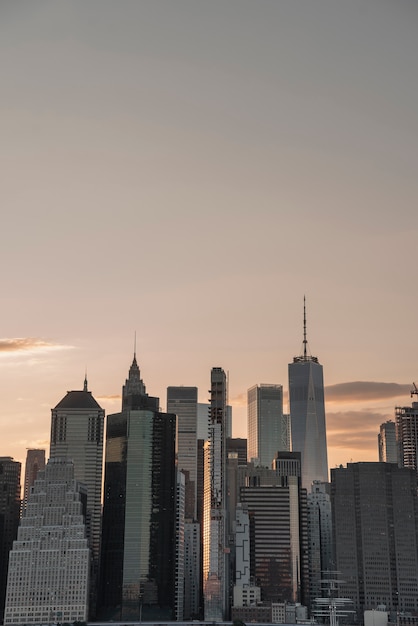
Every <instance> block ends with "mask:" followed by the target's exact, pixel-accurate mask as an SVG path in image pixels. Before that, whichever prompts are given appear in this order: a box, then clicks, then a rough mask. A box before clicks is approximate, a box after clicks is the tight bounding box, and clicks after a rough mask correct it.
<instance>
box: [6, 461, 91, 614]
mask: <svg viewBox="0 0 418 626" xmlns="http://www.w3.org/2000/svg"><path fill="white" fill-rule="evenodd" d="M86 499H87V498H86V490H85V487H84V486H83V485H81V484H80V483H79V482H78V481H76V480H75V479H74V468H73V464H72V462H71V461H69V460H68V459H59V458H51V459H50V460H49V461H48V464H47V466H46V468H45V470H41V471H40V472H39V473H38V478H37V479H36V481H35V485H34V487H33V490H32V493H31V494H30V495H29V499H28V503H27V506H26V509H25V512H24V516H23V518H22V520H21V524H20V526H19V531H18V537H17V540H16V541H15V542H14V543H13V550H12V551H11V553H10V563H9V575H8V585H7V596H6V608H5V615H4V623H5V624H54V623H67V624H69V623H74V622H86V621H87V619H88V601H89V569H90V550H89V547H88V541H87V535H86V528H85V524H84V515H83V508H84V510H85V506H86Z"/></svg>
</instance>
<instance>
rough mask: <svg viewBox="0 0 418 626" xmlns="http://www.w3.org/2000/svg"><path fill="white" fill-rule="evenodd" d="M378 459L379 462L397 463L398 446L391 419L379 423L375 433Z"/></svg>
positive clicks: (394, 425)
mask: <svg viewBox="0 0 418 626" xmlns="http://www.w3.org/2000/svg"><path fill="white" fill-rule="evenodd" d="M377 443H378V448H379V461H380V462H381V463H397V462H398V447H397V444H396V424H395V422H392V421H391V420H389V421H387V422H384V423H383V424H380V432H379V434H378V435H377Z"/></svg>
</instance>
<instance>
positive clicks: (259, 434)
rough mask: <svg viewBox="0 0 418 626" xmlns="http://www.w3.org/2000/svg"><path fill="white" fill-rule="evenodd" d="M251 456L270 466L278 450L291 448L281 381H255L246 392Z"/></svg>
mask: <svg viewBox="0 0 418 626" xmlns="http://www.w3.org/2000/svg"><path fill="white" fill-rule="evenodd" d="M247 408H248V460H249V461H251V460H254V461H255V462H257V463H259V464H260V465H264V466H265V467H271V464H272V462H273V459H274V457H275V455H276V453H277V452H278V451H279V450H288V449H289V448H288V447H286V446H287V442H288V437H287V428H286V425H285V421H284V418H283V387H282V385H265V384H262V385H254V386H253V387H251V388H250V389H248V392H247Z"/></svg>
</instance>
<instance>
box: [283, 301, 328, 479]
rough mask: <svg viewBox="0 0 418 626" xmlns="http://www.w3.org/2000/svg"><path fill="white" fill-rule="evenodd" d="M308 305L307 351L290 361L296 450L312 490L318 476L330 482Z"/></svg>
mask: <svg viewBox="0 0 418 626" xmlns="http://www.w3.org/2000/svg"><path fill="white" fill-rule="evenodd" d="M307 346H308V341H307V339H306V308H305V299H304V301H303V351H302V354H301V355H300V356H296V357H294V359H293V363H290V364H289V400H290V419H291V432H292V450H293V451H294V452H300V453H301V455H302V485H303V487H305V489H307V490H308V491H310V489H311V484H312V482H313V481H314V480H319V481H321V482H328V459H327V437H326V428H325V402H324V380H323V373H322V365H320V363H319V362H318V359H317V357H316V356H311V355H309V354H308V349H307Z"/></svg>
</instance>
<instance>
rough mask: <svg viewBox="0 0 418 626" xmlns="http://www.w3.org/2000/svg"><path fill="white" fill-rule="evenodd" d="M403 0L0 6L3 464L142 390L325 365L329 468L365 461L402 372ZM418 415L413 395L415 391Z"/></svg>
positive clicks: (408, 13)
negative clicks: (59, 418)
mask: <svg viewBox="0 0 418 626" xmlns="http://www.w3.org/2000/svg"><path fill="white" fill-rule="evenodd" d="M417 19H418V5H417V3H416V0H397V1H396V2H393V1H392V0H350V1H349V2H348V1H347V0H310V1H305V2H301V1H299V2H297V1H295V0H164V1H163V0H118V1H117V2H115V1H114V0H89V1H88V2H86V1H85V0H71V1H70V0H67V1H65V0H37V1H36V2H33V0H19V1H18V2H16V0H3V1H2V2H1V4H0V91H1V98H0V110H1V115H0V124H1V127H0V138H1V140H0V160H1V164H0V165H1V169H0V172H1V174H0V176H1V180H2V184H1V234H2V238H1V246H0V266H1V280H2V290H1V292H2V300H1V331H0V337H1V338H0V391H1V400H2V401H1V406H0V420H1V426H2V429H1V432H2V437H1V449H0V456H13V457H14V458H16V459H17V460H20V461H24V459H25V455H26V450H25V449H26V448H28V447H45V448H46V449H47V450H48V449H49V428H50V409H51V408H52V407H53V406H55V405H56V404H57V403H58V402H59V401H60V400H61V398H62V397H63V396H64V395H65V393H66V391H68V390H70V389H80V388H82V384H83V379H84V373H85V370H86V368H87V372H88V380H89V388H90V390H91V391H92V393H93V395H94V396H95V398H96V399H97V400H98V402H99V403H100V404H101V405H102V406H103V408H105V409H106V412H107V413H111V412H116V411H118V410H119V408H120V392H121V386H122V384H123V382H124V380H125V378H126V376H127V373H128V369H129V365H130V363H131V360H132V355H133V349H134V335H135V332H136V336H137V358H138V363H139V365H140V368H141V374H142V377H143V379H144V382H145V384H146V386H147V390H148V392H149V393H150V394H152V395H157V396H159V397H160V398H161V405H162V407H163V408H165V404H166V400H165V396H166V388H167V386H169V385H180V384H184V385H196V386H198V388H199V399H200V401H202V402H206V401H207V399H208V393H207V390H208V389H209V380H210V369H211V367H213V366H221V367H223V368H224V369H225V370H226V371H228V372H229V396H230V402H231V404H232V405H233V407H234V408H233V433H234V435H235V436H246V392H247V389H248V388H249V387H250V386H252V385H254V384H256V383H281V384H283V387H284V389H285V390H286V391H287V364H288V363H289V362H290V361H291V360H292V358H293V357H294V356H295V355H297V354H299V353H300V350H301V345H302V339H303V336H302V331H303V326H302V319H303V296H304V295H306V300H307V315H308V341H309V347H310V350H311V352H312V354H313V355H315V356H317V357H318V358H319V361H320V362H321V363H322V365H323V366H324V379H325V385H326V412H327V432H328V447H329V465H330V467H333V466H335V465H336V464H340V463H343V464H345V463H346V462H347V461H350V460H353V461H360V460H377V432H378V429H379V425H380V424H381V423H382V422H383V421H386V420H387V419H390V418H392V419H393V417H394V407H395V406H397V405H402V406H408V405H409V404H410V402H411V397H410V389H411V387H412V381H417V382H418V365H417V327H418V323H417V313H416V312H417V310H418V290H417V261H416V259H417V255H416V250H417V230H418V207H417V198H418V141H417V139H418V115H417V111H418V63H417V59H418V37H417V36H416V27H417ZM416 399H417V398H416Z"/></svg>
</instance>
